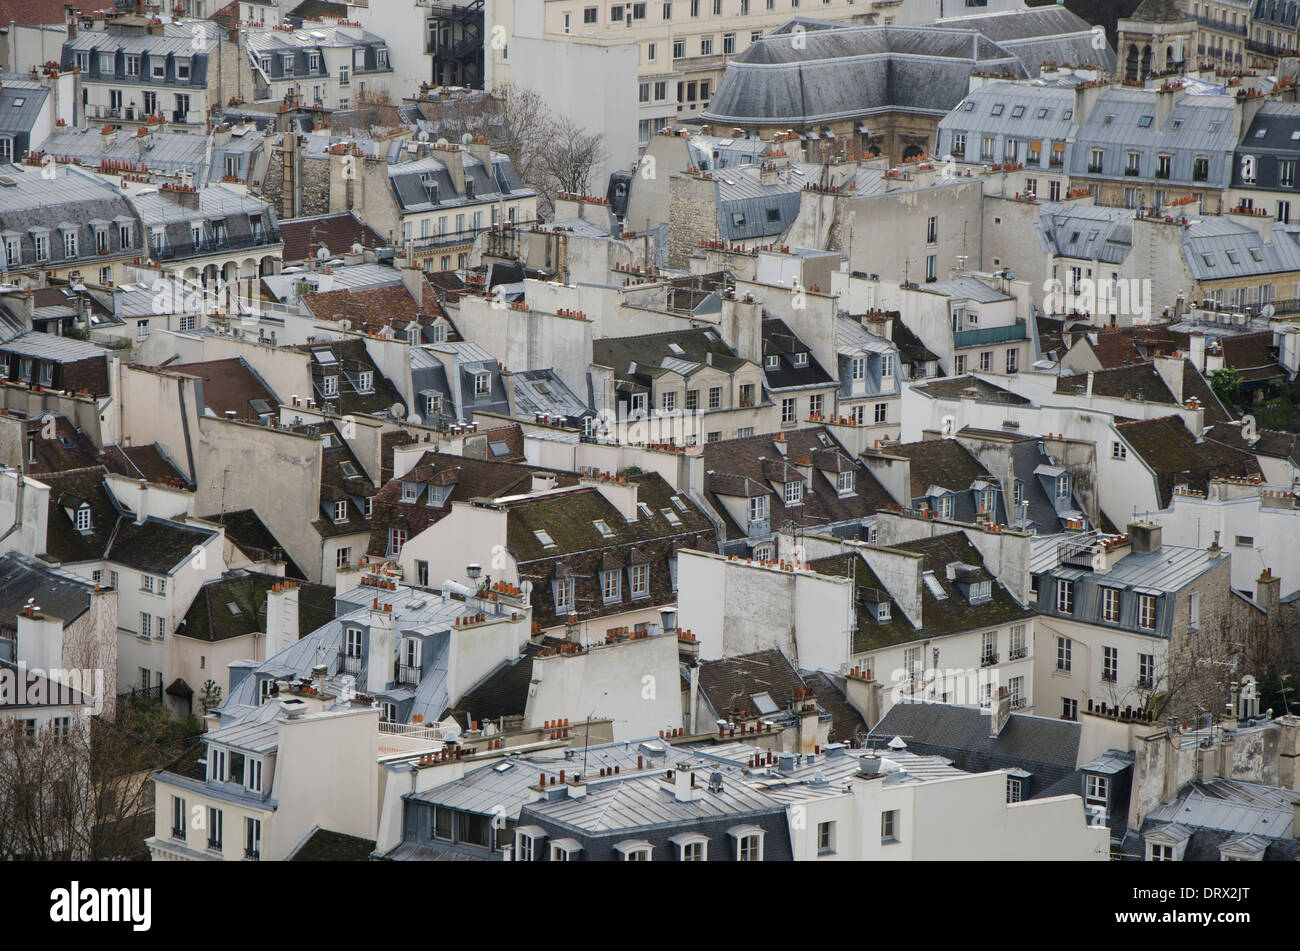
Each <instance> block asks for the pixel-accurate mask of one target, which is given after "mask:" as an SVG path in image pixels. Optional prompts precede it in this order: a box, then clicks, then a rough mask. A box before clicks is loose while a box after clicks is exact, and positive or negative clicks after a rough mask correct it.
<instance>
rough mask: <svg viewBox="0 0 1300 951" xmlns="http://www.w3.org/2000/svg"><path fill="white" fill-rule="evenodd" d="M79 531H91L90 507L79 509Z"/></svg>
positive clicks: (84, 506)
mask: <svg viewBox="0 0 1300 951" xmlns="http://www.w3.org/2000/svg"><path fill="white" fill-rule="evenodd" d="M77 531H79V532H88V531H90V506H89V505H85V504H83V505H82V506H81V507H80V508H78V509H77Z"/></svg>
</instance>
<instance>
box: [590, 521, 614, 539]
mask: <svg viewBox="0 0 1300 951" xmlns="http://www.w3.org/2000/svg"><path fill="white" fill-rule="evenodd" d="M591 524H592V525H595V526H596V531H598V532H600V534H601V535H602V536H603V537H605V538H613V537H614V532H613V530H612V529H610V527H609V525H607V524H606V523H605V522H604V521H603V520H602V519H596V520H595V521H594V522H592V523H591Z"/></svg>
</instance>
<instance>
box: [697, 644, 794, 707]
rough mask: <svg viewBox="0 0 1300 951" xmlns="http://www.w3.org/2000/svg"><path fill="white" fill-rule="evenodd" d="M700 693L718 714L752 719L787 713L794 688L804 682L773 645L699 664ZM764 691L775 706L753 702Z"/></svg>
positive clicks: (791, 701) (792, 698)
mask: <svg viewBox="0 0 1300 951" xmlns="http://www.w3.org/2000/svg"><path fill="white" fill-rule="evenodd" d="M699 666H700V674H699V683H700V692H701V693H703V694H704V695H705V697H706V698H707V699H708V702H709V706H711V707H712V708H713V710H714V711H715V712H716V713H717V714H718V716H720V717H724V718H730V717H733V716H734V717H738V718H740V719H743V720H753V719H756V718H758V717H761V716H765V715H770V714H774V713H776V712H778V711H781V712H787V711H789V710H790V707H791V704H792V703H793V701H794V695H795V691H796V690H804V689H806V688H807V684H806V683H805V682H804V679H803V677H801V676H800V675H799V672H798V671H797V670H795V669H794V667H793V665H791V663H790V662H789V661H788V660H786V658H785V655H784V654H782V653H781V652H780V651H779V650H776V649H775V648H773V649H771V650H765V651H757V652H756V653H753V654H738V655H736V656H733V657H725V658H722V659H720V660H706V661H701V663H700V665H699ZM758 694H767V696H768V697H770V698H771V700H772V703H773V704H774V705H775V708H774V709H762V708H760V707H759V706H758V705H757V704H756V703H755V702H754V697H755V695H758Z"/></svg>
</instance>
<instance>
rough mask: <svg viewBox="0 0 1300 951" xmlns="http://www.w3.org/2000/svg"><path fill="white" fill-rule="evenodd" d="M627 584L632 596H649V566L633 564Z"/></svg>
mask: <svg viewBox="0 0 1300 951" xmlns="http://www.w3.org/2000/svg"><path fill="white" fill-rule="evenodd" d="M629 574H630V576H631V577H630V579H629V582H628V584H629V586H630V588H631V594H632V597H633V598H648V597H650V566H649V565H633V566H632V569H631V571H630V573H629Z"/></svg>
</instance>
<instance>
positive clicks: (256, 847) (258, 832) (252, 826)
mask: <svg viewBox="0 0 1300 951" xmlns="http://www.w3.org/2000/svg"><path fill="white" fill-rule="evenodd" d="M261 857H262V820H261V819H254V818H253V817H252V816H245V817H244V858H246V859H252V860H253V861H257V860H258V859H260V858H261Z"/></svg>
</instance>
